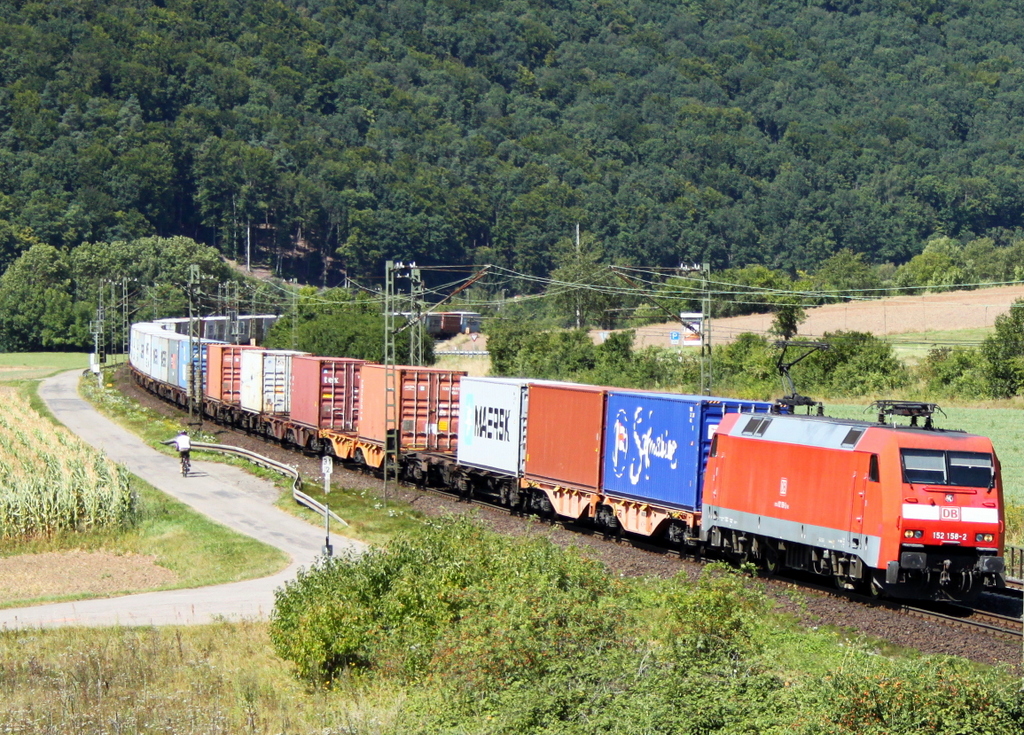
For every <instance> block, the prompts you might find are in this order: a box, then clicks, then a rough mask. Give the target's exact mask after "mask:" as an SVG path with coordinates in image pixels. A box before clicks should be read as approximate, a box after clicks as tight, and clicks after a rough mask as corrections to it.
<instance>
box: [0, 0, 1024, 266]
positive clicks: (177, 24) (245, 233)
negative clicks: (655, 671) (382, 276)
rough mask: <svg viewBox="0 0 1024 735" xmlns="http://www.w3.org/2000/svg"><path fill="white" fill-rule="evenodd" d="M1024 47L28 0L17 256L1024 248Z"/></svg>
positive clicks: (604, 8)
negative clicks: (118, 248) (166, 239)
mask: <svg viewBox="0 0 1024 735" xmlns="http://www.w3.org/2000/svg"><path fill="white" fill-rule="evenodd" d="M1022 38H1024V17H1022V8H1021V7H1020V6H1018V5H1016V4H1014V3H999V2H994V1H993V0H982V1H980V2H973V1H972V2H967V1H965V0H949V1H944V0H865V1H863V2H858V1H857V0H833V1H827V0H805V1H804V2H797V1H796V0H775V1H772V2H768V1H767V0H764V1H762V2H758V1H756V0H706V1H704V0H673V1H671V2H670V1H669V0H599V1H598V2H593V1H591V2H583V1H582V0H549V1H548V2H542V1H541V0H503V1H501V2H498V0H489V1H488V0H484V1H480V2H468V1H462V0H310V1H309V2H302V3H300V2H298V1H297V0H283V1H281V0H246V1H245V2H242V1H241V0H166V1H162V0H154V1H152V2H149V1H147V0H103V2H99V1H98V0H74V1H73V0H51V1H50V2H22V1H20V0H3V2H0V268H2V267H5V266H6V265H7V264H8V263H10V262H11V261H12V260H13V259H14V257H16V255H17V254H18V252H19V251H21V250H24V249H25V248H26V247H28V246H29V245H31V244H32V243H33V242H36V241H42V242H45V243H48V244H51V245H54V246H58V247H75V246H77V245H79V244H80V243H82V242H85V241H94V242H95V241H112V240H119V239H121V240H130V239H133V238H138V237H143V236H149V235H161V236H171V235H186V236H189V237H193V238H195V239H197V240H199V241H201V242H205V243H206V244H210V245H215V246H216V247H218V248H219V249H220V250H221V252H222V253H224V254H226V255H237V254H240V253H243V252H244V249H245V246H246V241H247V237H248V238H249V239H250V241H251V242H253V243H255V247H256V248H257V252H258V254H259V256H260V257H262V258H264V259H265V260H267V261H268V262H269V263H270V264H271V265H272V266H273V267H275V268H279V267H281V265H282V264H287V260H286V259H287V258H288V257H290V256H291V254H292V253H293V252H295V253H296V254H297V255H296V257H299V256H301V258H302V263H303V265H304V268H305V270H299V271H297V272H296V274H297V275H300V277H305V278H306V280H309V281H314V282H317V281H318V279H319V278H321V277H322V273H321V272H320V270H319V269H320V268H321V261H320V260H318V257H317V256H319V257H321V258H322V257H326V256H331V257H334V258H335V264H336V265H338V266H340V267H344V268H346V269H348V271H349V272H350V274H352V275H360V274H368V273H369V274H374V275H376V274H379V273H380V261H381V260H382V259H384V258H386V257H396V258H401V259H417V260H418V261H420V262H421V263H453V262H460V263H461V262H493V263H497V264H500V265H504V266H506V267H510V268H513V269H515V270H517V271H520V272H524V273H530V274H546V273H547V272H548V271H549V270H550V268H551V267H552V264H553V254H552V248H553V246H554V244H555V243H556V242H557V241H559V240H560V239H564V238H565V237H567V236H568V234H569V233H570V232H571V229H572V228H573V227H574V226H575V223H577V222H579V223H580V224H581V227H582V228H583V230H584V231H585V232H586V233H588V234H589V235H590V236H592V237H593V239H594V241H595V242H597V243H599V245H600V247H601V248H602V251H603V253H604V257H605V258H607V259H613V260H617V261H620V262H631V263H642V264H646V265H678V264H679V263H680V262H681V261H687V262H689V261H699V260H701V259H705V258H707V259H710V260H711V262H712V263H713V265H714V266H715V267H716V268H726V267H742V266H745V265H748V264H753V263H759V264H764V265H767V266H769V267H772V268H783V269H794V268H807V267H810V266H813V265H814V264H816V263H818V262H820V261H821V260H823V259H824V258H826V257H827V256H829V255H830V254H833V253H835V252H837V251H839V250H841V249H843V248H849V249H851V250H853V251H855V252H860V253H864V254H865V256H866V260H867V261H868V262H875V263H878V262H886V261H892V262H895V263H900V262H904V261H906V260H907V259H909V258H910V257H911V256H913V255H914V254H916V253H919V252H920V251H921V249H922V248H923V247H924V244H925V242H926V240H927V238H929V237H930V236H933V235H935V234H937V233H940V234H944V235H946V236H949V237H951V238H954V239H956V240H958V241H960V242H961V243H963V242H966V241H968V240H970V239H972V238H976V237H981V236H987V237H991V238H992V239H993V240H994V241H995V243H996V244H998V245H1005V244H1007V243H1008V242H1009V241H1010V240H1011V239H1012V238H1013V237H1014V236H1015V235H1016V234H1017V232H1018V230H1019V228H1020V225H1021V217H1022V209H1024V173H1022V170H1024V166H1022V162H1024V161H1022V159H1024V89H1022V83H1024V71H1022V67H1024V63H1022V62H1024V54H1022V51H1021V48H1020V46H1019V42H1020V39H1022ZM307 248H308V250H307ZM310 251H312V252H310ZM293 272H294V271H293Z"/></svg>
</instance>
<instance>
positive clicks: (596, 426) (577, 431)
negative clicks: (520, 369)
mask: <svg viewBox="0 0 1024 735" xmlns="http://www.w3.org/2000/svg"><path fill="white" fill-rule="evenodd" d="M605 392H606V389H604V388H599V387H596V386H592V385H571V384H570V385H538V384H531V385H530V392H529V395H528V399H527V405H528V408H527V413H526V462H525V475H526V477H527V478H528V479H531V480H538V481H541V482H547V483H553V484H556V485H560V486H564V485H570V486H575V487H580V488H586V489H590V490H596V489H598V488H599V487H600V486H601V446H602V444H603V441H602V427H603V426H604V402H605Z"/></svg>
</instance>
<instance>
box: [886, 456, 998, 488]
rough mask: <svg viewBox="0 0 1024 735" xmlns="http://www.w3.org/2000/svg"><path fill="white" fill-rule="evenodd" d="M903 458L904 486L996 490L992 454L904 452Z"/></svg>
mask: <svg viewBox="0 0 1024 735" xmlns="http://www.w3.org/2000/svg"><path fill="white" fill-rule="evenodd" d="M900 455H901V457H902V459H903V481H904V482H913V483H918V484H921V485H956V486H958V487H991V486H992V455H991V454H984V453H982V452H943V451H941V450H935V449H903V450H901V451H900Z"/></svg>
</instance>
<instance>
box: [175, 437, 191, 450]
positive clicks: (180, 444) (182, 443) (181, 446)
mask: <svg viewBox="0 0 1024 735" xmlns="http://www.w3.org/2000/svg"><path fill="white" fill-rule="evenodd" d="M174 446H176V447H177V448H178V451H179V452H187V451H189V450H190V449H192V440H191V439H189V438H188V434H178V436H176V437H174Z"/></svg>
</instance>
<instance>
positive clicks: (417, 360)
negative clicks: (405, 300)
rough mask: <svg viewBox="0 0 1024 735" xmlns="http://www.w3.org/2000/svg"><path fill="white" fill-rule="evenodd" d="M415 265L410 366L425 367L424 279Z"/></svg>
mask: <svg viewBox="0 0 1024 735" xmlns="http://www.w3.org/2000/svg"><path fill="white" fill-rule="evenodd" d="M415 266H416V264H415V263H413V264H411V265H410V267H409V301H410V303H411V306H412V308H411V309H410V314H411V317H410V318H411V319H412V320H413V321H412V329H411V330H410V331H409V364H410V365H417V366H419V365H423V331H424V330H423V278H422V276H421V275H420V269H419V268H417V267H415Z"/></svg>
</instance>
